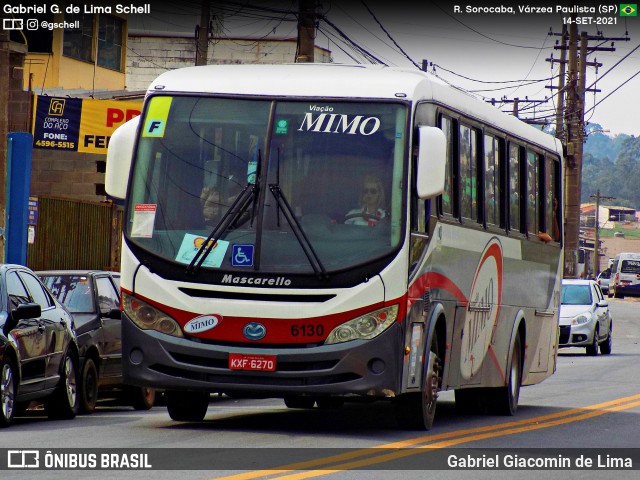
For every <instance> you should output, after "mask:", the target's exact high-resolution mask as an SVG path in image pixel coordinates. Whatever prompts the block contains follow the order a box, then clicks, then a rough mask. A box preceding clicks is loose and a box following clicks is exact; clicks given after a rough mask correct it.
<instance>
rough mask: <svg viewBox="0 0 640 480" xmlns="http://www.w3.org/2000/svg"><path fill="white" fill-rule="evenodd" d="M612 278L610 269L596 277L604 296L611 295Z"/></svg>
mask: <svg viewBox="0 0 640 480" xmlns="http://www.w3.org/2000/svg"><path fill="white" fill-rule="evenodd" d="M610 278H611V270H609V269H608V268H607V269H606V270H603V271H602V272H600V273H599V274H598V276H597V277H596V282H597V283H598V285H599V286H600V290H602V293H604V294H607V293H609V279H610Z"/></svg>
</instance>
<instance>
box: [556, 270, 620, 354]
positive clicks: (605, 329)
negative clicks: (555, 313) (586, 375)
mask: <svg viewBox="0 0 640 480" xmlns="http://www.w3.org/2000/svg"><path fill="white" fill-rule="evenodd" d="M612 333H613V320H612V319H611V314H610V312H609V303H608V302H607V300H606V299H605V297H604V295H603V294H602V290H600V286H599V285H598V284H597V283H596V282H595V281H594V280H569V279H565V280H563V281H562V300H561V305H560V343H559V346H560V347H561V348H562V347H585V348H586V350H587V355H597V354H598V348H599V349H600V352H601V353H602V354H603V355H608V354H610V353H611V347H612Z"/></svg>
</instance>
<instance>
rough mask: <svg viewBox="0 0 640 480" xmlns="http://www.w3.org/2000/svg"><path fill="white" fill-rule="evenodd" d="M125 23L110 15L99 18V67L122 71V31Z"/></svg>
mask: <svg viewBox="0 0 640 480" xmlns="http://www.w3.org/2000/svg"><path fill="white" fill-rule="evenodd" d="M123 24H124V22H123V21H122V20H121V19H119V18H116V17H112V16H110V15H100V17H99V18H98V66H100V67H104V68H110V69H111V70H118V71H120V70H122V44H123V41H122V31H123Z"/></svg>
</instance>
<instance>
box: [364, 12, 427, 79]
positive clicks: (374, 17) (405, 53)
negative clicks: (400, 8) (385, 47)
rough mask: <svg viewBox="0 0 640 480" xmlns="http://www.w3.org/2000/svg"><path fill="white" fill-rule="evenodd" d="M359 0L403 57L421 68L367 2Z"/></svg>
mask: <svg viewBox="0 0 640 480" xmlns="http://www.w3.org/2000/svg"><path fill="white" fill-rule="evenodd" d="M361 1H362V5H364V8H366V9H367V11H368V12H369V13H370V14H371V16H372V17H373V19H374V20H375V21H376V23H377V24H378V25H379V26H380V28H381V29H382V31H383V32H384V33H386V34H387V37H389V40H391V41H392V42H393V44H394V45H395V46H396V47H397V48H398V50H399V51H400V53H402V54H403V55H404V56H405V57H407V59H408V60H409V61H410V62H411V63H413V65H414V66H415V67H416V68H417V69H419V70H421V67H420V65H418V64H417V63H416V62H415V61H414V60H413V59H412V58H411V57H410V56H409V54H408V53H407V52H405V51H404V50H403V49H402V47H401V46H400V45H399V44H398V42H396V41H395V39H394V38H393V37H392V36H391V34H390V33H389V32H388V31H387V29H386V28H384V26H383V25H382V23H380V20H378V17H376V15H375V14H374V13H373V12H372V11H371V9H370V8H369V7H368V6H367V4H366V3H365V1H364V0H361Z"/></svg>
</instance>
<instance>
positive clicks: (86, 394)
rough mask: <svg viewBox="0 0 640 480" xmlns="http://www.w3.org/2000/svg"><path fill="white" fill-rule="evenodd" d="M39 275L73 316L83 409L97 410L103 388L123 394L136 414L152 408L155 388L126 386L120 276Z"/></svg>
mask: <svg viewBox="0 0 640 480" xmlns="http://www.w3.org/2000/svg"><path fill="white" fill-rule="evenodd" d="M37 273H38V275H39V276H40V278H41V279H42V281H43V282H44V284H45V285H46V286H47V288H48V289H49V290H50V291H51V293H53V295H54V296H56V297H57V299H58V300H59V301H60V302H62V303H63V304H64V305H65V306H66V307H67V309H68V310H69V311H70V312H71V315H73V318H74V322H75V329H76V334H77V336H78V345H79V351H80V375H79V389H78V391H79V397H80V410H81V411H82V412H84V413H91V412H93V411H94V410H95V408H96V402H97V400H98V394H99V390H100V391H101V392H104V391H107V390H108V391H110V392H116V393H118V394H119V395H120V396H122V395H124V399H125V401H126V402H127V403H129V404H130V405H132V406H133V407H134V408H135V409H137V410H148V409H150V408H151V407H152V406H153V403H154V400H155V390H154V389H152V388H148V387H135V386H129V385H124V383H123V378H122V342H121V333H120V331H121V320H120V274H119V273H116V272H108V271H98V270H51V271H42V272H37ZM101 392H100V393H101Z"/></svg>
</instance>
